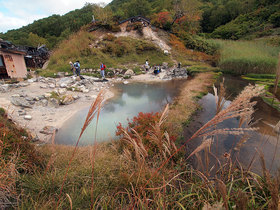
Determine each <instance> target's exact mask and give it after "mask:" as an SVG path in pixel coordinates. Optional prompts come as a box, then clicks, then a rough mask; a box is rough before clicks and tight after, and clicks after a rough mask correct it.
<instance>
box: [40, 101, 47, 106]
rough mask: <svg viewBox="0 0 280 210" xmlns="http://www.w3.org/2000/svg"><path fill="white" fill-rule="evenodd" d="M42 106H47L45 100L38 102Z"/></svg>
mask: <svg viewBox="0 0 280 210" xmlns="http://www.w3.org/2000/svg"><path fill="white" fill-rule="evenodd" d="M40 103H41V105H42V106H48V100H47V99H43V100H41V101H40Z"/></svg>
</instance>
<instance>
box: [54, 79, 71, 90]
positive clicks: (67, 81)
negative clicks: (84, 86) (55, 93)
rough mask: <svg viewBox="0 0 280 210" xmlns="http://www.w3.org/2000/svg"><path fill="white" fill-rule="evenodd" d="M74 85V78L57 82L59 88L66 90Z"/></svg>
mask: <svg viewBox="0 0 280 210" xmlns="http://www.w3.org/2000/svg"><path fill="white" fill-rule="evenodd" d="M72 83H74V79H73V78H72V77H63V78H61V79H60V80H59V81H58V82H57V85H58V86H59V87H62V88H65V87H67V86H69V85H71V84H72Z"/></svg>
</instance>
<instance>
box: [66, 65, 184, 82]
mask: <svg viewBox="0 0 280 210" xmlns="http://www.w3.org/2000/svg"><path fill="white" fill-rule="evenodd" d="M69 64H70V67H71V71H72V72H73V75H76V76H79V77H80V76H81V65H80V62H79V61H76V62H75V63H72V62H71V61H70V62H69ZM178 68H181V63H178ZM105 69H106V65H105V64H103V63H100V75H101V78H102V80H105ZM145 69H146V71H149V69H150V66H149V61H148V60H146V62H145ZM160 72H161V67H160V65H157V66H154V74H155V75H157V74H159V73H160Z"/></svg>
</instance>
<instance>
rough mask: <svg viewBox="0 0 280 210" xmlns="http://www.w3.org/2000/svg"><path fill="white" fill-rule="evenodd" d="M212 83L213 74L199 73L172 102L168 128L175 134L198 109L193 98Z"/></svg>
mask: <svg viewBox="0 0 280 210" xmlns="http://www.w3.org/2000/svg"><path fill="white" fill-rule="evenodd" d="M213 82H214V74H213V73H201V74H198V75H196V76H195V77H194V78H193V79H192V80H190V81H189V82H187V83H186V85H185V86H184V87H183V88H182V90H181V93H180V95H179V96H178V97H177V98H176V99H175V100H174V101H175V103H174V104H173V105H172V106H171V107H170V111H169V114H168V116H169V117H168V122H167V124H168V126H169V127H170V128H171V130H173V131H176V133H177V134H178V133H181V132H182V129H183V127H182V123H187V122H188V120H190V117H191V115H192V114H193V113H194V112H195V111H196V110H197V109H198V107H199V105H198V104H197V102H196V100H195V97H196V96H198V95H200V93H201V92H206V91H207V88H208V87H211V86H212V84H213Z"/></svg>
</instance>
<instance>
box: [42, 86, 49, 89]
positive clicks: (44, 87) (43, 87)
mask: <svg viewBox="0 0 280 210" xmlns="http://www.w3.org/2000/svg"><path fill="white" fill-rule="evenodd" d="M40 88H42V89H46V88H48V86H47V85H40Z"/></svg>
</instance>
